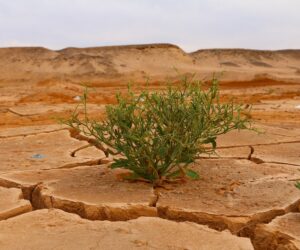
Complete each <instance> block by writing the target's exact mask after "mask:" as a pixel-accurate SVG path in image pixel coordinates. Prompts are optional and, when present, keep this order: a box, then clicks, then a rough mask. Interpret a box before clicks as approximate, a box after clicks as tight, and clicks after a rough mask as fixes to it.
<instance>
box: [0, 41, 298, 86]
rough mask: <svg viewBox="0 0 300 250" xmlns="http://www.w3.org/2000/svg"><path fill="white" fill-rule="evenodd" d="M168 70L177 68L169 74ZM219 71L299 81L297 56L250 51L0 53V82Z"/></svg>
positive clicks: (159, 47)
mask: <svg viewBox="0 0 300 250" xmlns="http://www.w3.org/2000/svg"><path fill="white" fill-rule="evenodd" d="M174 68H176V69H177V71H178V72H177V71H176V70H174ZM214 72H224V74H223V77H222V79H223V80H226V81H233V80H234V81H237V80H239V81H245V80H247V81H249V80H253V79H258V78H259V79H261V78H270V79H275V80H285V81H292V82H300V51H299V50H285V51H254V50H242V49H216V50H199V51H196V52H193V53H186V52H184V51H183V50H182V49H180V48H179V47H177V46H175V45H170V44H154V45H132V46H114V47H96V48H85V49H77V48H66V49H63V50H59V51H53V50H48V49H45V48H2V49H0V82H2V83H5V82H12V81H13V82H38V81H45V80H64V81H68V82H77V83H78V82H82V81H88V82H93V83H94V84H96V83H97V82H98V83H99V82H102V83H103V82H112V81H113V82H116V81H118V82H119V81H125V82H127V81H128V80H135V81H141V80H142V81H143V80H144V79H145V77H150V78H151V79H153V80H159V81H160V80H164V79H166V78H167V77H176V76H178V73H179V74H183V73H197V74H199V76H200V77H201V78H205V77H208V76H211V74H212V73H214Z"/></svg>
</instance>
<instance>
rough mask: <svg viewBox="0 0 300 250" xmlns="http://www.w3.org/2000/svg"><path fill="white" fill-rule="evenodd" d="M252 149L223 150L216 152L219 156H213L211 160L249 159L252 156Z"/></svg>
mask: <svg viewBox="0 0 300 250" xmlns="http://www.w3.org/2000/svg"><path fill="white" fill-rule="evenodd" d="M251 152H252V149H251V148H250V147H248V146H244V147H236V148H221V149H217V150H216V154H217V155H211V156H210V157H211V158H218V157H221V158H241V159H247V158H249V157H250V156H251V154H252V153H251Z"/></svg>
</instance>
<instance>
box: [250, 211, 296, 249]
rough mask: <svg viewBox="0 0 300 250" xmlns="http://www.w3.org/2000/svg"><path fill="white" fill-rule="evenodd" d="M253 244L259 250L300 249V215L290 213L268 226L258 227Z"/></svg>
mask: <svg viewBox="0 0 300 250" xmlns="http://www.w3.org/2000/svg"><path fill="white" fill-rule="evenodd" d="M252 242H253V244H254V246H255V249H257V250H265V249H269V250H277V249H289V250H297V249H300V213H289V214H286V215H284V216H281V217H277V218H276V219H274V220H273V221H272V222H271V223H269V224H267V225H263V224H261V225H258V226H257V227H256V229H255V232H254V237H253V239H252Z"/></svg>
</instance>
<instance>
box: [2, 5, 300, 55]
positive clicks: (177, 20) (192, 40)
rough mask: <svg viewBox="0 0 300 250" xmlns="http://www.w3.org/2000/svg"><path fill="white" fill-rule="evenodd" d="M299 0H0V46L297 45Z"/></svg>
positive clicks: (191, 48)
mask: <svg viewBox="0 0 300 250" xmlns="http://www.w3.org/2000/svg"><path fill="white" fill-rule="evenodd" d="M299 13H300V0H0V47H11V46H14V47H15V46H43V47H47V48H50V49H62V48H64V47H91V46H93V47H94V46H106V45H124V44H144V43H172V44H176V45H178V46H180V47H181V48H182V49H184V50H185V51H187V52H190V51H195V50H197V49H205V48H249V49H272V50H276V49H300V14H299Z"/></svg>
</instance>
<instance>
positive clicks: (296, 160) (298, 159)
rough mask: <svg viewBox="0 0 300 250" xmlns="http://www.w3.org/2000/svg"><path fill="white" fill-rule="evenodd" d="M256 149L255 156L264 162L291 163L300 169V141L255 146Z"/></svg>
mask: <svg viewBox="0 0 300 250" xmlns="http://www.w3.org/2000/svg"><path fill="white" fill-rule="evenodd" d="M254 149H255V150H254V154H253V157H255V158H259V159H261V160H262V161H264V162H274V163H282V164H291V165H296V166H299V169H300V142H299V143H285V144H277V145H265V146H255V147H254Z"/></svg>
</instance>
